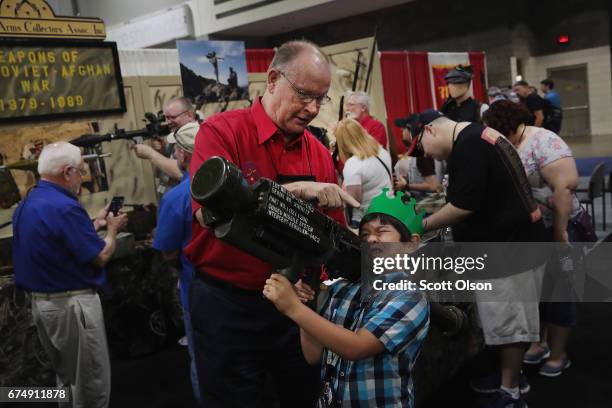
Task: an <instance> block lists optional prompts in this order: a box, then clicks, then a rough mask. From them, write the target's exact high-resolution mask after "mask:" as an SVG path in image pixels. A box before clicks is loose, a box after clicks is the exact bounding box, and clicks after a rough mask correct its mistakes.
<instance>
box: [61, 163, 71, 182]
mask: <svg viewBox="0 0 612 408" xmlns="http://www.w3.org/2000/svg"><path fill="white" fill-rule="evenodd" d="M71 168H72V167H70V166H64V167H63V168H62V177H63V178H64V180H66V181H68V180H69V179H70V169H71Z"/></svg>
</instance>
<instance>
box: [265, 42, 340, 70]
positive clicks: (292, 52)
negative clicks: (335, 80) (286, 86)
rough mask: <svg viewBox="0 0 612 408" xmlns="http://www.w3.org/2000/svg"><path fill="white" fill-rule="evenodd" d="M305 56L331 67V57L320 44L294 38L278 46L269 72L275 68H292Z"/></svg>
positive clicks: (311, 60)
mask: <svg viewBox="0 0 612 408" xmlns="http://www.w3.org/2000/svg"><path fill="white" fill-rule="evenodd" d="M300 57H302V58H300ZM304 57H306V58H305V59H306V60H308V61H310V62H312V63H313V64H315V65H320V66H322V67H323V66H324V67H327V69H329V58H328V57H327V55H326V54H325V53H324V52H323V50H322V49H321V48H319V46H318V45H316V44H315V43H312V42H310V41H306V40H294V41H288V42H286V43H284V44H283V45H281V46H280V47H278V49H277V50H276V53H275V54H274V58H273V59H272V62H271V63H270V67H268V72H270V70H273V69H274V70H277V71H282V72H286V71H287V70H289V69H291V66H292V65H295V62H296V61H298V60H299V59H304Z"/></svg>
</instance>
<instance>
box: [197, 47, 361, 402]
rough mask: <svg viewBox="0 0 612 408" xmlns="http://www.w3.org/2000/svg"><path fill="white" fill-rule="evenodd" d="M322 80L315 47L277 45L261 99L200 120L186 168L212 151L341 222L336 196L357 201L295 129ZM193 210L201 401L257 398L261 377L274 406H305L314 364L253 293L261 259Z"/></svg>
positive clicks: (313, 392)
mask: <svg viewBox="0 0 612 408" xmlns="http://www.w3.org/2000/svg"><path fill="white" fill-rule="evenodd" d="M330 82H331V72H330V64H329V61H328V58H327V56H326V55H325V54H324V53H323V51H321V50H320V49H319V48H318V47H317V46H316V45H314V44H312V43H309V42H306V41H291V42H288V43H285V44H283V45H282V46H281V47H279V48H278V50H277V51H276V54H275V56H274V59H273V61H272V63H271V64H270V67H269V68H268V73H267V83H266V90H265V92H264V95H263V97H261V98H258V99H257V100H255V101H254V103H253V106H252V107H250V108H247V109H241V110H234V111H228V112H224V113H221V114H218V115H215V116H212V117H211V118H209V119H208V120H207V121H206V122H205V123H203V124H202V126H201V127H200V131H199V133H198V136H197V138H196V142H195V149H194V152H193V156H192V160H191V166H190V173H191V174H195V173H196V171H197V170H198V168H199V167H200V165H202V163H204V161H205V160H207V159H209V158H210V157H213V156H221V157H224V158H225V159H227V160H229V161H230V162H232V163H234V164H235V165H236V166H238V167H239V168H240V170H241V172H242V174H243V175H244V177H245V178H246V180H247V181H248V182H249V183H251V184H252V183H254V182H255V181H257V180H258V179H259V178H261V177H267V178H269V179H272V180H275V181H277V182H279V183H280V184H284V185H285V187H286V188H287V189H288V190H289V191H291V192H292V193H293V194H295V195H296V196H298V197H300V198H302V199H305V200H313V201H314V200H316V202H317V204H318V206H319V207H321V208H323V209H324V210H323V211H324V212H325V213H326V214H328V215H330V216H331V217H333V218H335V219H336V220H338V221H341V222H342V223H344V222H345V220H344V216H343V211H342V208H341V207H342V206H343V204H344V203H345V202H346V203H348V204H350V205H353V206H357V205H358V203H357V202H355V200H353V199H352V198H351V197H350V196H349V195H348V194H347V193H346V192H344V191H342V189H340V187H338V185H337V184H336V173H335V170H334V165H333V162H332V159H331V155H330V154H329V152H328V151H327V149H326V148H325V147H324V146H323V145H322V144H321V143H319V142H318V141H317V140H316V139H315V138H314V137H313V136H312V135H311V134H310V133H309V132H308V131H306V130H305V129H306V126H307V125H308V123H309V122H310V121H312V120H313V119H314V118H315V117H316V116H317V114H318V113H319V108H320V106H321V105H322V104H325V103H327V102H329V99H330V98H329V97H328V96H327V92H328V90H329V87H330ZM227 205H228V207H231V206H232V203H231V202H228V203H227ZM193 212H194V216H195V218H196V219H197V220H198V221H199V223H197V222H194V225H193V234H192V240H191V242H190V244H189V245H188V246H187V247H186V249H185V253H186V255H187V257H188V258H189V259H190V260H191V261H192V262H193V264H194V266H195V269H196V272H195V275H194V281H193V282H192V289H191V298H190V307H191V318H192V325H193V331H194V340H195V358H196V364H197V371H198V378H199V383H200V395H201V403H202V406H204V407H226V406H232V407H255V406H266V405H265V404H266V395H265V390H266V389H267V388H269V387H267V386H266V384H267V382H266V381H267V379H268V380H269V381H271V383H272V388H273V391H275V393H276V398H277V400H278V401H279V403H280V406H283V407H286V406H291V407H312V406H313V404H314V401H315V399H316V396H317V393H318V385H319V370H318V367H311V366H309V365H308V364H307V363H306V361H305V360H304V357H303V355H302V353H301V349H300V337H299V329H298V327H297V326H296V325H295V324H294V323H292V322H291V321H290V320H288V319H287V318H286V317H284V316H283V315H281V314H280V313H279V312H278V311H277V310H276V308H275V307H274V305H273V304H272V303H270V302H269V301H267V300H266V299H264V298H262V296H261V291H262V290H263V287H264V284H265V281H266V279H267V278H268V277H269V276H270V274H271V273H272V272H273V271H272V268H271V266H270V265H269V264H266V263H264V262H262V261H261V260H259V259H257V258H255V257H252V256H250V255H248V254H246V253H245V252H243V251H241V250H239V249H237V248H235V247H232V246H230V245H229V244H226V243H224V242H222V241H220V240H219V239H217V238H216V237H215V235H214V232H213V231H212V230H211V229H209V228H206V227H203V226H202V225H203V219H202V211H201V207H200V206H199V205H198V204H197V203H195V202H194V203H193ZM315 273H318V271H315Z"/></svg>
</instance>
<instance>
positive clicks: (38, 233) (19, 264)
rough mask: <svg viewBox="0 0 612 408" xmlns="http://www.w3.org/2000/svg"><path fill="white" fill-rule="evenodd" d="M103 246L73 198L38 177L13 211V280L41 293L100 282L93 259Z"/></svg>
mask: <svg viewBox="0 0 612 408" xmlns="http://www.w3.org/2000/svg"><path fill="white" fill-rule="evenodd" d="M104 245H105V243H104V240H102V239H101V238H100V237H99V236H98V234H97V233H96V230H95V228H94V225H93V223H92V222H91V220H90V219H89V215H88V214H87V212H86V211H85V209H84V208H83V207H82V206H81V204H80V203H79V202H78V201H77V199H76V197H75V196H73V195H72V194H71V193H70V192H69V191H67V190H65V189H64V188H62V187H60V186H59V185H57V184H54V183H50V182H47V181H42V180H41V181H39V182H38V184H37V185H36V186H35V187H34V188H33V189H32V191H31V192H30V194H29V195H28V197H27V198H26V199H25V200H23V201H22V202H21V204H19V206H18V207H17V210H15V213H14V214H13V265H14V268H15V282H16V283H17V285H19V286H21V287H22V288H24V289H26V290H29V291H32V292H43V293H49V292H64V291H68V290H81V289H89V288H96V287H99V286H102V284H104V282H105V279H106V277H105V274H104V270H103V269H102V268H98V267H96V266H94V265H93V264H92V261H93V260H94V259H95V258H96V256H97V255H98V254H99V253H100V251H102V249H103V248H104Z"/></svg>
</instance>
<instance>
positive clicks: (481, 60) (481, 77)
mask: <svg viewBox="0 0 612 408" xmlns="http://www.w3.org/2000/svg"><path fill="white" fill-rule="evenodd" d="M468 56H469V58H470V65H471V66H472V70H473V74H474V80H473V81H472V87H473V89H474V98H475V99H477V100H479V101H480V102H483V103H487V98H486V86H487V84H486V83H485V78H486V75H487V73H486V72H485V53H484V52H469V53H468Z"/></svg>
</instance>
